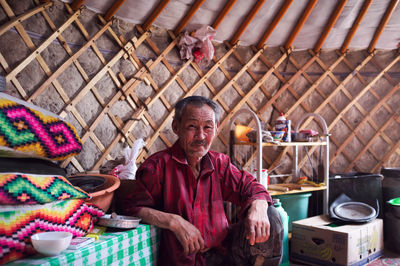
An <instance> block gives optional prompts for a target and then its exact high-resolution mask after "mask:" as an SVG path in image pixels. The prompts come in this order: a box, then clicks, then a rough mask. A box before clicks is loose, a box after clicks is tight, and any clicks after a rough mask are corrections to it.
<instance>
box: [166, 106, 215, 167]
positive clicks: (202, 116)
mask: <svg viewBox="0 0 400 266" xmlns="http://www.w3.org/2000/svg"><path fill="white" fill-rule="evenodd" d="M217 127H218V125H217V124H216V122H215V113H214V111H213V109H211V107H210V106H208V105H203V106H201V107H198V106H194V105H191V104H189V105H187V106H186V107H185V110H184V112H183V115H182V121H180V122H179V121H176V120H174V121H173V123H172V128H173V130H174V132H175V134H177V135H178V137H179V144H180V145H181V147H182V148H183V150H184V151H185V153H186V155H187V156H188V157H190V158H194V159H197V160H200V159H201V158H202V157H203V156H204V155H206V153H207V152H208V150H209V149H210V146H211V143H212V141H213V139H214V136H215V135H216V132H217Z"/></svg>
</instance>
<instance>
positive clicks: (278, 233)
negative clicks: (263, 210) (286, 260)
mask: <svg viewBox="0 0 400 266" xmlns="http://www.w3.org/2000/svg"><path fill="white" fill-rule="evenodd" d="M268 218H269V224H270V229H269V237H270V239H271V240H273V243H271V244H272V245H273V255H274V256H279V255H280V254H281V253H282V247H283V236H284V232H283V223H282V219H281V215H280V214H279V212H278V210H277V209H276V208H275V207H273V206H270V207H268Z"/></svg>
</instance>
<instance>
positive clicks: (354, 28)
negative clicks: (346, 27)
mask: <svg viewBox="0 0 400 266" xmlns="http://www.w3.org/2000/svg"><path fill="white" fill-rule="evenodd" d="M371 3H372V0H365V1H364V5H363V6H362V8H361V10H360V13H358V16H357V18H356V20H355V21H354V23H353V26H352V27H351V29H350V31H349V33H348V34H347V36H346V39H345V40H344V42H343V44H342V48H340V52H341V53H342V54H344V53H345V52H346V50H347V47H349V44H350V42H351V40H352V39H353V37H354V34H355V33H356V31H357V29H358V27H359V26H360V24H361V21H362V20H363V18H364V16H365V14H366V13H367V11H368V8H369V7H370V5H371Z"/></svg>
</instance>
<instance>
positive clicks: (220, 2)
mask: <svg viewBox="0 0 400 266" xmlns="http://www.w3.org/2000/svg"><path fill="white" fill-rule="evenodd" d="M64 1H66V2H72V1H71V0H69V1H67V0H64ZM113 2H114V0H87V1H86V2H85V5H86V6H87V7H88V8H89V9H91V10H93V11H96V12H98V13H102V14H104V13H106V12H107V10H108V9H109V8H110V7H111V5H112V3H113ZM338 2H339V1H338V0H319V1H318V2H317V4H316V6H315V8H314V9H313V11H312V12H311V14H310V16H309V18H308V19H307V21H306V23H305V24H304V26H303V27H302V28H301V30H300V32H299V34H298V35H297V37H296V39H295V40H294V42H293V46H294V49H296V50H303V49H309V48H313V47H314V46H315V44H316V43H317V41H318V39H319V38H320V36H321V34H322V33H323V31H324V28H325V25H326V24H327V22H328V21H329V18H330V16H331V14H332V13H333V12H334V10H335V7H336V5H337V4H338ZM158 3H159V0H127V1H126V2H125V3H124V4H123V5H122V6H121V8H120V9H119V10H118V11H117V13H116V14H115V17H117V18H120V19H123V20H126V21H129V22H132V23H136V24H142V23H143V22H144V21H145V20H146V18H147V17H148V16H150V14H151V13H152V12H153V10H154V9H155V8H156V6H157V5H158ZM193 3H194V0H186V1H185V0H171V1H170V2H169V3H168V5H167V6H166V8H165V9H164V10H163V11H162V13H161V14H160V16H159V17H158V18H157V19H156V20H155V22H154V23H153V24H154V25H156V26H159V27H162V28H166V29H174V28H175V27H176V26H177V25H178V23H179V22H180V20H181V19H182V18H183V17H184V15H185V14H186V12H188V10H189V9H190V7H191V6H192V4H193ZM225 3H226V0H206V1H205V2H204V3H203V4H202V6H201V7H200V9H198V10H197V12H196V13H195V14H194V16H193V18H192V19H191V20H190V21H189V23H188V25H187V27H186V30H188V31H191V30H194V29H196V28H199V26H200V25H211V24H212V23H213V22H214V20H215V19H216V17H217V16H218V14H219V13H220V11H221V10H222V9H223V7H224V5H225ZM255 3H256V0H238V1H237V2H236V3H235V4H234V6H233V8H232V9H231V10H230V12H229V13H228V14H227V16H226V17H225V19H224V20H223V21H222V23H221V24H220V26H219V27H218V29H217V34H216V36H215V39H214V40H215V41H224V40H229V39H231V38H232V36H233V35H234V34H235V32H236V30H237V29H238V27H239V26H240V25H241V23H242V21H243V20H244V19H245V18H246V16H247V14H248V13H249V11H250V10H251V9H252V7H253V6H254V4H255ZM283 3H284V0H266V1H265V3H264V5H263V6H262V7H261V9H260V11H259V12H258V13H257V15H256V16H255V17H254V19H253V20H252V21H251V23H250V25H249V26H248V27H247V29H246V30H245V31H244V33H243V34H242V36H241V37H240V40H241V44H242V45H250V44H257V43H258V41H259V40H260V38H261V36H262V35H263V33H264V32H265V30H266V29H267V27H268V25H270V23H271V21H272V20H273V18H274V16H275V15H276V14H277V12H278V11H279V9H280V7H281V6H282V4H283ZM307 3H308V0H294V1H293V2H292V4H291V6H290V7H289V9H288V11H287V12H286V14H285V15H284V17H283V18H282V20H281V21H280V23H279V24H278V25H277V27H276V28H275V30H274V31H273V33H272V34H271V36H270V37H269V39H268V40H267V42H266V43H267V45H268V46H270V47H276V46H282V45H284V44H285V43H286V41H287V39H288V37H289V35H290V33H291V32H292V30H293V28H294V26H295V25H296V23H297V21H298V19H299V18H300V16H301V14H302V13H303V11H304V9H305V7H306V6H307ZM363 3H364V1H361V0H349V1H347V3H346V5H345V7H344V9H343V12H342V13H341V15H340V16H339V18H338V20H337V22H336V24H335V26H334V27H333V28H332V30H331V31H330V33H329V35H328V37H327V38H326V40H325V42H324V44H323V46H322V48H326V49H337V48H340V47H341V46H342V44H343V41H344V39H345V38H346V35H347V34H348V32H349V31H350V29H351V27H352V25H353V22H354V20H355V19H356V17H357V15H358V14H359V12H360V10H361V8H362V5H363ZM389 4H390V0H374V1H372V4H371V6H370V7H369V9H368V12H367V14H366V16H365V17H364V19H363V21H362V22H361V24H360V26H359V28H358V30H357V32H356V34H355V35H354V37H353V39H352V41H351V43H350V46H349V48H353V49H363V48H367V47H368V46H369V44H370V43H371V40H372V38H373V36H374V33H375V31H376V29H377V28H378V26H379V24H380V21H381V19H382V17H383V16H384V14H385V11H386V10H387V8H388V6H389ZM399 42H400V5H397V7H396V9H395V10H394V12H393V15H392V17H391V18H390V20H389V22H388V24H387V25H386V27H385V30H384V32H383V33H382V35H381V36H380V38H379V40H378V42H377V43H376V46H375V48H377V49H396V48H397V47H398V43H399Z"/></svg>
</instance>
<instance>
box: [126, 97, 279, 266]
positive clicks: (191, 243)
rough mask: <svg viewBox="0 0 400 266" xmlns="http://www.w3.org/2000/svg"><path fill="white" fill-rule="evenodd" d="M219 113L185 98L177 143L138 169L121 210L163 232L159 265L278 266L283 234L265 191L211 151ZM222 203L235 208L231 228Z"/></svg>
mask: <svg viewBox="0 0 400 266" xmlns="http://www.w3.org/2000/svg"><path fill="white" fill-rule="evenodd" d="M219 115H220V109H219V106H218V105H217V104H216V103H215V102H214V101H212V100H209V99H207V98H205V97H201V96H191V97H187V98H184V99H182V100H180V101H179V102H178V103H177V104H176V106H175V116H174V120H173V122H172V129H173V131H174V133H175V134H176V135H177V136H178V140H177V141H176V143H175V144H174V145H173V146H172V147H170V148H168V149H166V150H163V151H160V152H157V153H155V154H153V155H151V156H150V157H149V158H148V159H147V160H146V161H145V162H144V163H143V164H142V165H141V166H140V167H139V169H138V171H137V173H136V182H135V185H134V187H133V189H132V193H130V194H129V195H128V197H127V198H126V199H125V202H124V203H125V204H124V206H125V207H124V208H125V209H126V213H127V214H129V215H136V216H138V217H140V218H141V219H142V221H143V222H146V223H149V224H153V225H156V226H158V227H160V228H162V229H163V230H162V235H161V242H160V247H159V256H158V261H157V264H158V265H234V264H237V265H279V263H280V259H281V255H282V238H283V227H282V223H281V220H280V216H279V213H278V212H277V211H276V209H275V208H274V207H273V205H272V200H271V197H270V195H269V194H268V192H267V191H266V189H265V187H264V186H263V185H261V184H260V183H258V182H257V180H256V179H255V178H254V177H253V176H252V175H251V174H249V173H247V172H245V171H241V170H239V169H238V168H236V167H235V166H234V165H233V164H232V163H231V162H230V160H229V158H228V156H227V155H225V154H222V153H218V152H214V151H210V146H211V143H212V141H213V139H214V137H215V136H216V133H217V128H218V121H219ZM224 201H228V202H232V203H234V204H236V205H238V206H240V207H241V210H242V212H241V214H240V216H241V217H242V218H243V219H242V222H240V223H239V224H237V225H235V226H230V225H229V222H228V219H227V217H226V215H225V212H224Z"/></svg>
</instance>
